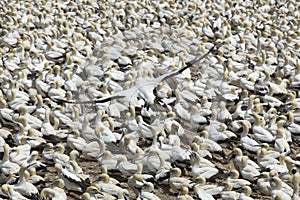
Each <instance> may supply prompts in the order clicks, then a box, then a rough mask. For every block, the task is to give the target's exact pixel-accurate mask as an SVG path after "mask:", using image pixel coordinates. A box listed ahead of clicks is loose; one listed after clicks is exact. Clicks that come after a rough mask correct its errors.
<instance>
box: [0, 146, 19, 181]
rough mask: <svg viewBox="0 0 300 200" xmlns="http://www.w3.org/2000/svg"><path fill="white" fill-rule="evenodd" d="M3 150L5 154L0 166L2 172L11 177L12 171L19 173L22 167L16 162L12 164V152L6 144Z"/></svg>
mask: <svg viewBox="0 0 300 200" xmlns="http://www.w3.org/2000/svg"><path fill="white" fill-rule="evenodd" d="M3 149H4V154H3V158H2V160H1V165H0V169H1V172H2V173H4V174H5V175H9V173H10V171H16V172H17V171H19V169H20V166H19V165H18V164H16V163H14V162H11V161H10V159H9V150H10V147H9V145H8V144H4V146H3Z"/></svg>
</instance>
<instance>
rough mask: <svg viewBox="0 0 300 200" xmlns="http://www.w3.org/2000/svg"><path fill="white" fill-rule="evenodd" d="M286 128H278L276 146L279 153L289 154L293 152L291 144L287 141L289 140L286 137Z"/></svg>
mask: <svg viewBox="0 0 300 200" xmlns="http://www.w3.org/2000/svg"><path fill="white" fill-rule="evenodd" d="M283 131H284V130H283V129H282V128H279V129H277V131H276V133H277V135H276V139H275V144H274V148H275V150H276V151H278V152H279V153H285V154H286V155H288V154H289V153H290V152H291V149H290V145H289V143H288V142H287V140H286V139H285V138H284V132H283Z"/></svg>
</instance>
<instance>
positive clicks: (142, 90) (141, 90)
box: [54, 45, 216, 104]
mask: <svg viewBox="0 0 300 200" xmlns="http://www.w3.org/2000/svg"><path fill="white" fill-rule="evenodd" d="M215 46H216V45H214V46H213V47H211V48H210V49H209V50H208V51H207V52H206V53H205V54H204V55H203V56H201V57H200V58H199V59H195V60H193V61H190V62H188V63H186V66H185V67H182V68H181V69H178V70H176V71H172V72H170V73H167V74H163V75H161V76H159V77H157V78H154V79H152V80H150V81H147V82H146V83H145V82H140V83H137V84H136V85H135V86H134V87H131V88H129V89H127V90H122V91H119V92H117V93H115V94H112V95H109V96H106V97H103V98H100V99H94V100H90V101H68V100H64V99H54V100H55V101H58V102H64V103H71V104H91V103H93V104H95V103H105V102H108V101H111V100H114V99H121V98H125V97H136V96H138V95H140V96H141V97H142V98H143V99H144V100H145V101H147V103H150V104H153V103H154V99H155V95H154V94H153V92H152V91H153V89H154V88H155V87H157V85H158V84H159V83H160V82H162V81H164V80H167V79H169V78H171V77H173V76H176V75H178V74H181V73H182V72H183V71H184V70H186V69H188V68H190V67H191V66H193V65H194V64H195V63H197V62H199V61H201V60H202V59H204V58H205V57H206V56H208V54H209V53H210V52H212V51H213V49H214V47H215Z"/></svg>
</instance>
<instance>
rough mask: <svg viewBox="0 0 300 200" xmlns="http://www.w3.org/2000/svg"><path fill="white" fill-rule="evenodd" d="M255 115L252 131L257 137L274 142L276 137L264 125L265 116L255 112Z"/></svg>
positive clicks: (262, 140) (263, 140)
mask: <svg viewBox="0 0 300 200" xmlns="http://www.w3.org/2000/svg"><path fill="white" fill-rule="evenodd" d="M253 115H254V119H255V123H254V125H253V126H252V131H253V133H254V135H255V138H256V139H257V140H259V141H261V142H269V143H270V142H273V141H274V139H275V138H274V136H273V135H272V133H271V132H270V131H268V130H267V129H266V128H265V127H264V126H263V117H261V116H259V115H258V114H257V113H255V112H254V113H253Z"/></svg>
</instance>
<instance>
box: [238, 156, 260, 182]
mask: <svg viewBox="0 0 300 200" xmlns="http://www.w3.org/2000/svg"><path fill="white" fill-rule="evenodd" d="M240 174H241V175H242V177H243V178H244V179H246V180H249V181H254V180H256V179H257V177H258V176H259V175H260V172H259V171H258V170H257V169H256V168H255V167H253V166H251V165H249V164H248V156H242V163H241V168H240Z"/></svg>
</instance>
